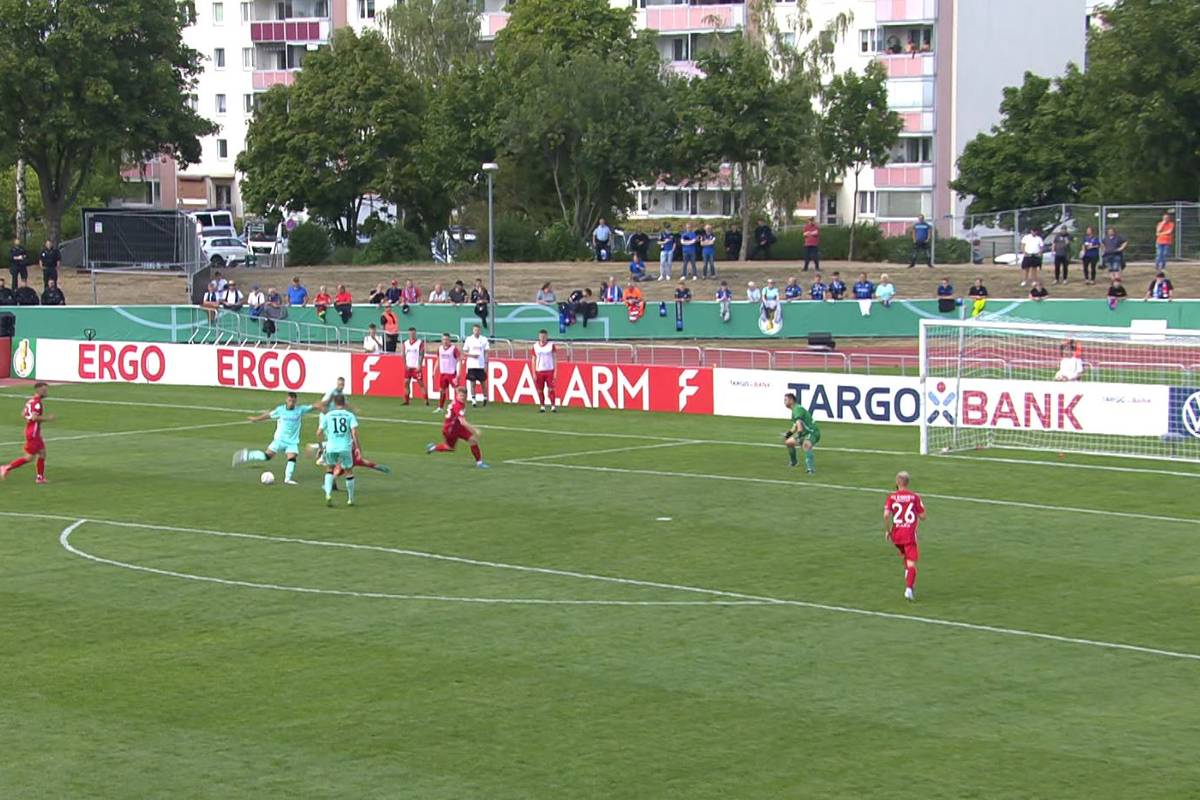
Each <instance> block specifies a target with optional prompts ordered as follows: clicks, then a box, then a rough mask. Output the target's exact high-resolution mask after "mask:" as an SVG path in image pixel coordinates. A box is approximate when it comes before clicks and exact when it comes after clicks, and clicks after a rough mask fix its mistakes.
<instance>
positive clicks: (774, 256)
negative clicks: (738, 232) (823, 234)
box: [750, 228, 824, 261]
mask: <svg viewBox="0 0 1200 800" xmlns="http://www.w3.org/2000/svg"><path fill="white" fill-rule="evenodd" d="M750 235H751V236H753V235H754V232H753V231H751V232H750ZM822 244H824V242H822ZM821 254H822V255H824V248H822V253H821ZM803 258H804V231H803V230H801V229H800V228H793V229H792V230H789V231H783V232H782V233H779V234H776V236H775V244H773V245H771V260H772V261H798V260H801V259H803Z"/></svg>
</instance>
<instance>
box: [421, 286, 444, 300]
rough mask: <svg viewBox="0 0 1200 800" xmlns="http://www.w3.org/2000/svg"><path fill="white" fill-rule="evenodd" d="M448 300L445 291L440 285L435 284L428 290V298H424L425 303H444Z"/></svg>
mask: <svg viewBox="0 0 1200 800" xmlns="http://www.w3.org/2000/svg"><path fill="white" fill-rule="evenodd" d="M447 300H448V295H447V294H446V290H445V289H443V288H442V285H441V284H440V283H435V284H434V285H433V289H431V290H430V292H429V296H428V297H426V298H425V302H427V303H445V302H447Z"/></svg>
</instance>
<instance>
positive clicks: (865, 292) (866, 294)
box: [854, 272, 875, 300]
mask: <svg viewBox="0 0 1200 800" xmlns="http://www.w3.org/2000/svg"><path fill="white" fill-rule="evenodd" d="M874 297H875V284H873V283H871V281H870V280H869V279H868V278H867V273H865V272H860V273H858V280H857V281H855V282H854V299H855V300H871V299H873V298H874Z"/></svg>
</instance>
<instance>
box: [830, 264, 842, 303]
mask: <svg viewBox="0 0 1200 800" xmlns="http://www.w3.org/2000/svg"><path fill="white" fill-rule="evenodd" d="M845 296H846V282H845V281H843V280H842V273H840V272H836V271H835V272H834V273H833V277H832V278H831V279H830V281H829V299H830V300H841V299H842V298H844V297H845Z"/></svg>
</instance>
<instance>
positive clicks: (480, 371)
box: [462, 325, 491, 406]
mask: <svg viewBox="0 0 1200 800" xmlns="http://www.w3.org/2000/svg"><path fill="white" fill-rule="evenodd" d="M482 330H483V328H481V327H480V326H479V325H472V326H471V335H470V336H468V337H467V338H465V339H463V346H462V351H463V354H462V357H463V360H464V361H465V362H466V363H467V396H468V397H470V398H471V405H472V406H474V405H476V402H477V395H476V391H475V390H476V387H477V386H478V385H480V384H482V387H483V405H485V406H486V405H487V359H488V350H489V349H490V348H491V343H490V342H489V341H488V338H487V337H486V336H483V335H482V333H481V332H482Z"/></svg>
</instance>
